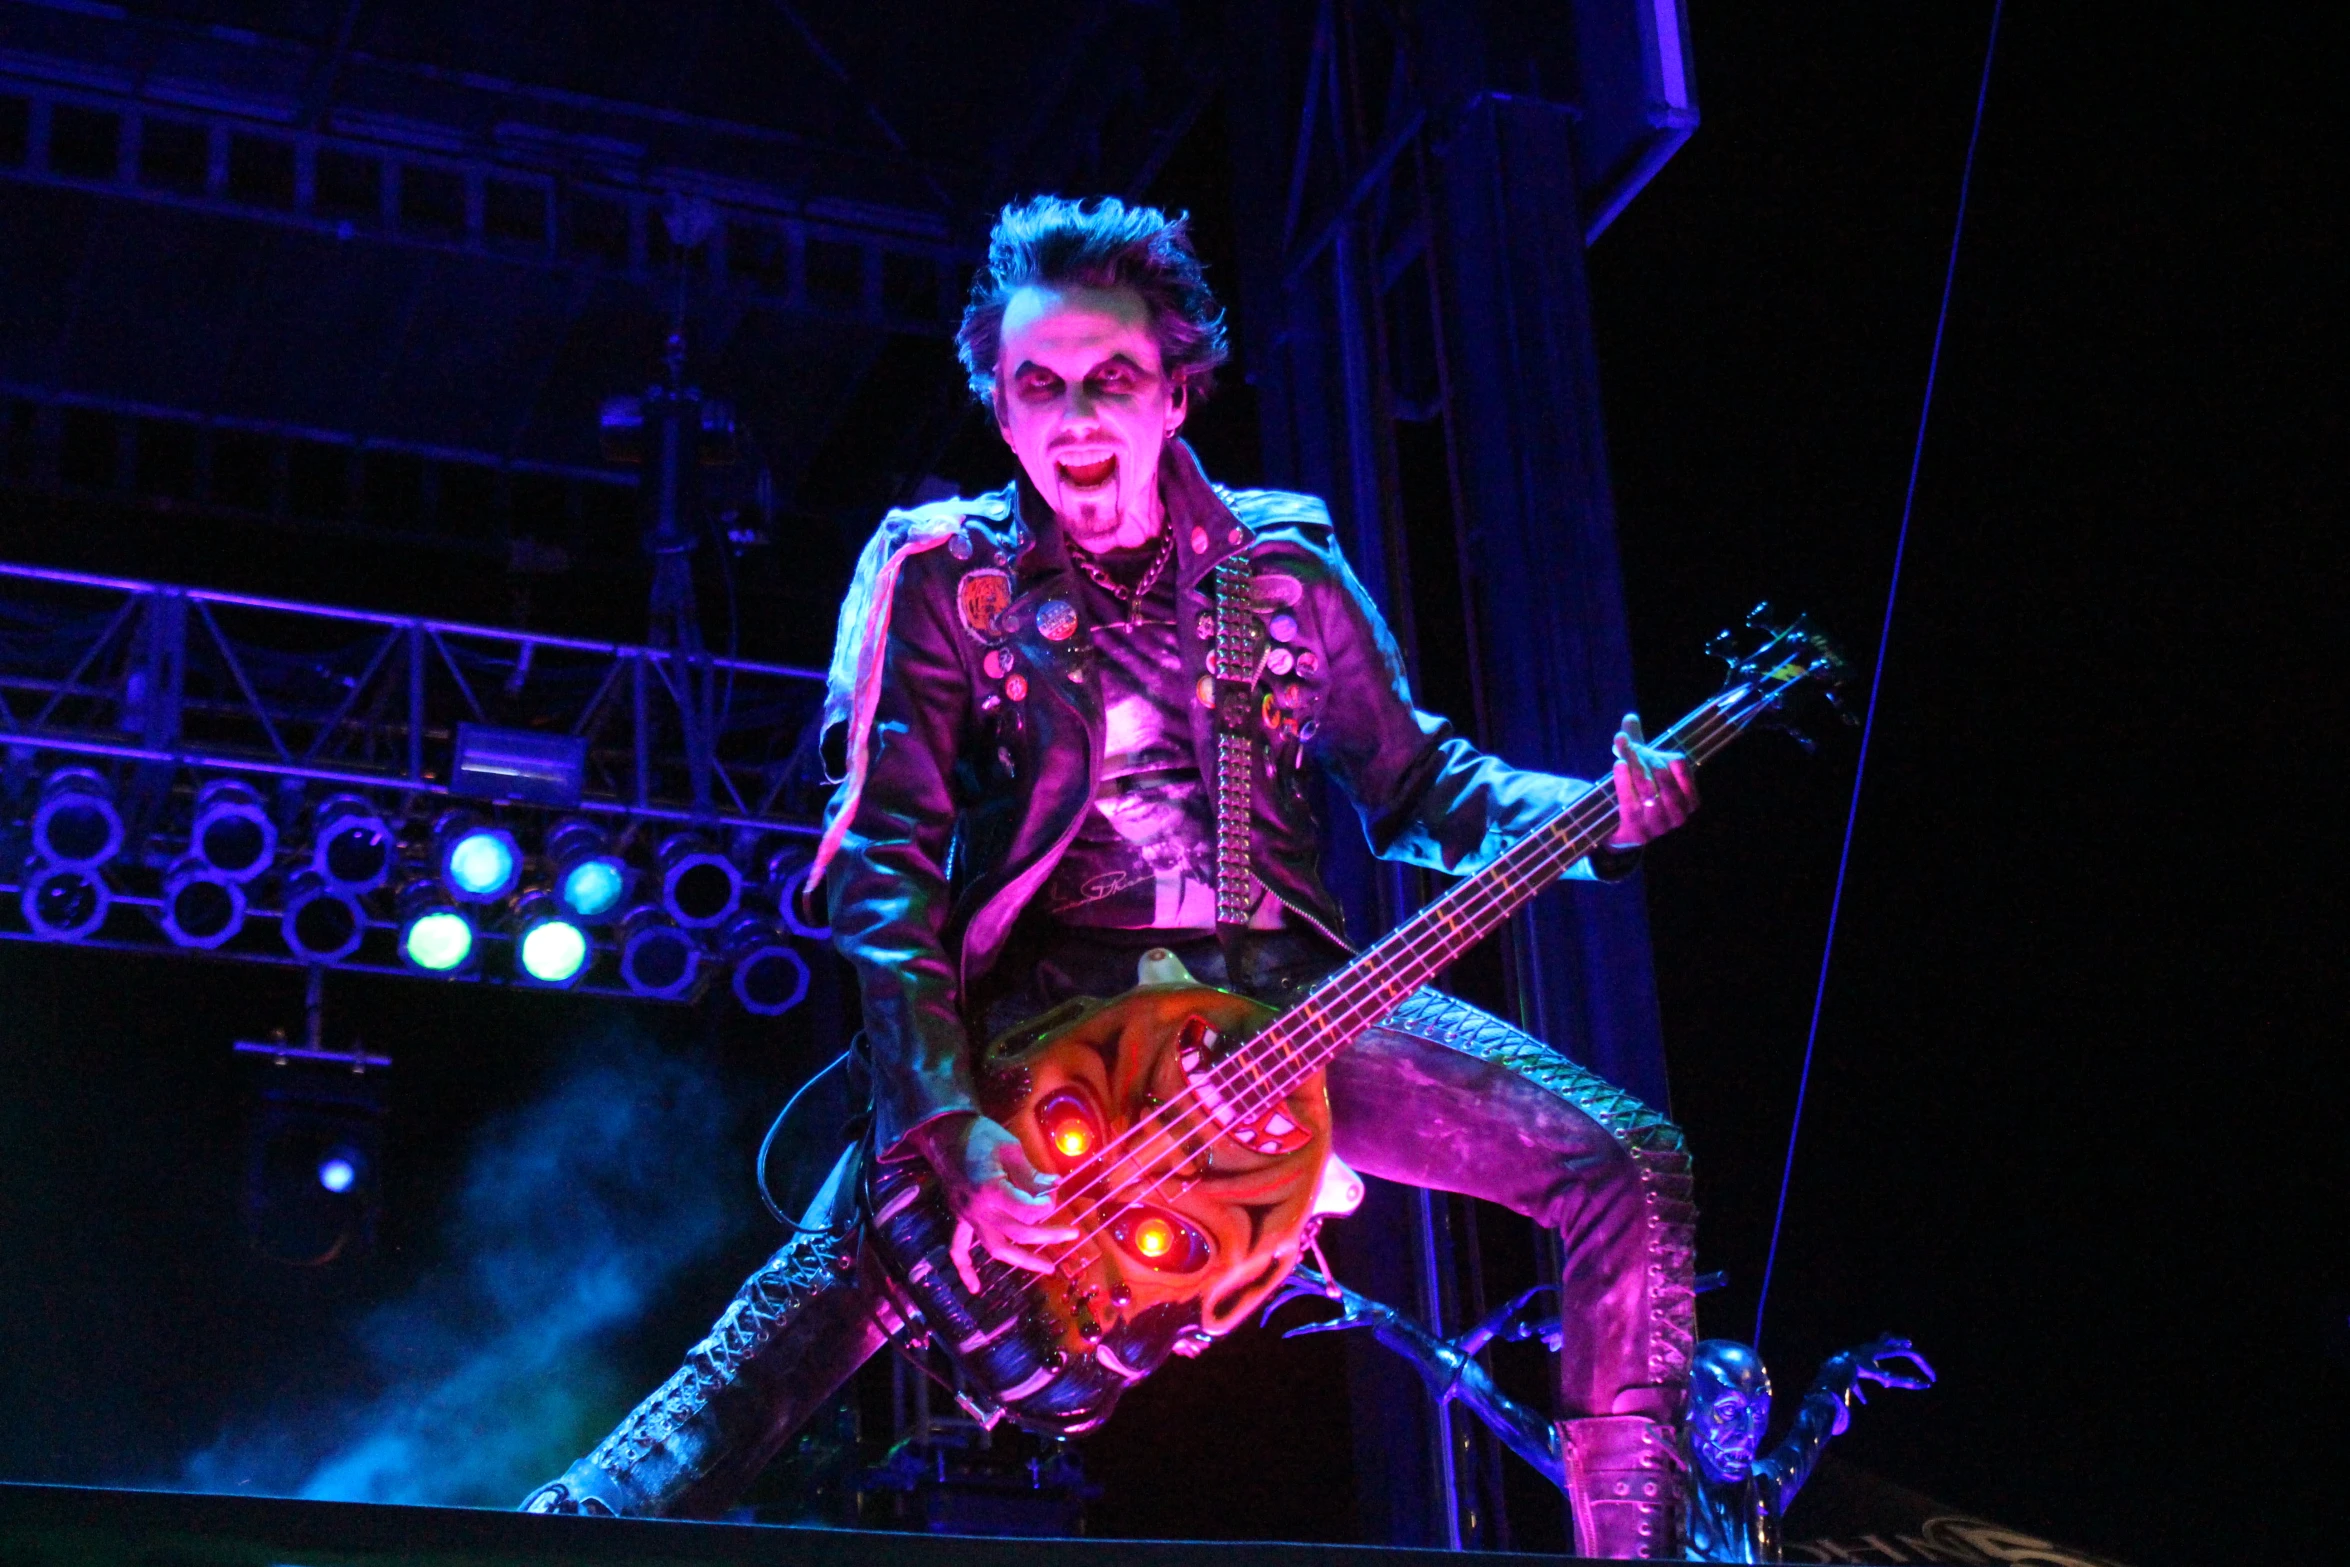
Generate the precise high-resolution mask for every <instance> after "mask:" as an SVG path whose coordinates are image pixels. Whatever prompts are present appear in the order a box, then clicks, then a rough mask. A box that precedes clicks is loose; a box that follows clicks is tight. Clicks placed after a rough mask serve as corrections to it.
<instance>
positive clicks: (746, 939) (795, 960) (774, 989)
mask: <svg viewBox="0 0 2350 1567" xmlns="http://www.w3.org/2000/svg"><path fill="white" fill-rule="evenodd" d="M724 951H725V953H726V957H727V961H728V962H729V963H731V964H732V965H733V967H734V972H733V974H732V975H731V976H730V978H729V980H728V984H729V986H730V987H731V988H732V989H733V991H734V999H735V1000H737V1001H739V1002H741V1003H742V1007H743V1010H744V1011H745V1012H749V1013H751V1014H753V1015H754V1016H757V1017H781V1016H782V1015H783V1014H784V1013H786V1012H789V1011H790V1010H791V1009H792V1008H793V1007H796V1006H798V1005H799V1004H800V1002H801V1000H802V998H804V997H805V996H806V995H807V994H808V965H807V963H806V962H805V961H804V960H803V959H802V958H801V957H800V955H799V954H798V953H797V952H795V951H793V950H792V947H791V943H790V942H788V941H786V940H785V939H784V935H783V932H782V931H780V930H778V929H777V928H776V927H775V926H773V925H771V924H769V923H768V922H767V921H766V920H764V919H761V918H759V917H758V916H757V915H750V916H748V917H746V918H744V919H740V920H737V921H736V922H735V923H734V924H732V925H729V926H728V927H727V928H726V941H725V946H724Z"/></svg>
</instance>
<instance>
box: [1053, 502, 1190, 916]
mask: <svg viewBox="0 0 2350 1567" xmlns="http://www.w3.org/2000/svg"><path fill="white" fill-rule="evenodd" d="M1159 547H1160V544H1159V541H1158V540H1156V539H1154V540H1152V541H1151V542H1150V543H1149V544H1146V545H1144V546H1143V547H1142V548H1140V549H1134V550H1111V551H1109V552H1107V553H1105V554H1103V555H1099V556H1096V557H1094V558H1095V560H1096V562H1097V563H1098V564H1099V565H1101V566H1102V568H1103V569H1104V570H1106V571H1107V572H1108V573H1109V574H1110V575H1111V576H1112V577H1113V578H1115V579H1116V580H1117V581H1119V582H1124V583H1132V582H1138V581H1140V580H1141V579H1142V577H1143V575H1144V574H1145V573H1147V572H1148V571H1149V570H1150V566H1151V562H1152V561H1154V560H1156V559H1157V558H1158V555H1159ZM1072 548H1074V546H1072ZM1074 575H1075V576H1076V592H1077V594H1078V599H1079V603H1080V605H1081V606H1082V610H1083V616H1084V620H1085V622H1086V623H1087V624H1088V625H1090V626H1092V628H1093V645H1094V647H1095V649H1096V650H1097V651H1098V654H1099V657H1098V659H1097V662H1096V667H1097V669H1098V672H1099V676H1100V680H1101V702H1102V729H1103V734H1102V776H1101V787H1100V788H1099V789H1098V790H1097V791H1096V792H1095V794H1094V799H1093V809H1092V810H1090V811H1088V812H1086V813H1085V819H1084V820H1083V822H1081V823H1080V824H1079V826H1078V829H1077V837H1076V838H1075V840H1074V841H1072V842H1071V843H1070V845H1069V851H1068V853H1066V854H1065V855H1063V856H1062V857H1061V863H1060V864H1059V865H1058V866H1056V867H1054V870H1053V875H1052V879H1051V880H1050V881H1049V882H1047V883H1046V884H1045V888H1044V893H1043V896H1042V897H1040V898H1039V899H1038V900H1037V906H1038V907H1039V908H1040V909H1041V910H1042V911H1043V912H1044V913H1046V914H1047V915H1049V916H1051V917H1052V918H1053V919H1055V920H1058V921H1060V922H1061V923H1062V924H1065V925H1084V926H1091V927H1095V928H1109V929H1114V930H1167V931H1204V930H1213V929H1215V925H1216V847H1215V845H1216V824H1215V813H1214V807H1213V803H1212V802H1211V801H1210V799H1209V796H1208V788H1207V783H1206V781H1205V780H1204V779H1203V778H1201V776H1200V770H1199V762H1198V759H1197V758H1196V757H1195V756H1194V755H1193V754H1192V744H1191V709H1190V701H1191V696H1192V693H1191V689H1190V687H1189V686H1188V685H1187V684H1186V683H1185V681H1184V675H1183V657H1182V643H1181V640H1180V638H1181V636H1182V628H1180V627H1178V626H1177V625H1176V624H1175V602H1176V601H1175V572H1174V569H1173V567H1172V565H1170V566H1169V568H1168V569H1167V570H1166V571H1165V572H1163V573H1161V574H1160V577H1159V580H1158V581H1157V582H1155V583H1154V584H1152V586H1151V589H1150V591H1149V592H1148V593H1146V594H1144V595H1143V597H1142V599H1141V601H1140V602H1139V603H1138V604H1137V605H1136V606H1135V612H1134V615H1133V618H1132V619H1131V620H1129V619H1128V618H1127V613H1126V605H1125V603H1124V601H1122V600H1121V599H1119V598H1118V597H1117V596H1116V595H1114V594H1112V593H1110V592H1109V591H1107V590H1106V589H1104V588H1102V587H1101V586H1100V585H1099V584H1097V583H1095V582H1094V581H1093V579H1092V578H1091V577H1088V576H1086V575H1085V574H1084V573H1083V572H1082V571H1078V572H1076V573H1074Z"/></svg>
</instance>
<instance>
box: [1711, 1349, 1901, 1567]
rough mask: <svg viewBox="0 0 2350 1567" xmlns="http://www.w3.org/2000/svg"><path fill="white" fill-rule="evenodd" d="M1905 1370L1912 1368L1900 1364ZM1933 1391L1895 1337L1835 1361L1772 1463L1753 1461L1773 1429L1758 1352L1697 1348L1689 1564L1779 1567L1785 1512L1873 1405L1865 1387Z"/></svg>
mask: <svg viewBox="0 0 2350 1567" xmlns="http://www.w3.org/2000/svg"><path fill="white" fill-rule="evenodd" d="M1901 1362H1907V1365H1906V1367H1905V1366H1903V1365H1902V1364H1900V1363H1901ZM1870 1382H1874V1383H1876V1384H1877V1385H1878V1386H1880V1387H1898V1388H1910V1389H1919V1388H1929V1387H1932V1386H1933V1385H1934V1368H1933V1367H1932V1366H1930V1365H1928V1364H1926V1358H1925V1357H1924V1356H1923V1355H1920V1354H1919V1353H1918V1352H1917V1351H1916V1350H1914V1349H1912V1348H1911V1347H1910V1343H1909V1340H1907V1339H1905V1338H1893V1337H1890V1336H1887V1337H1883V1338H1875V1339H1871V1340H1870V1341H1869V1342H1868V1343H1866V1344H1860V1345H1855V1346H1854V1347H1853V1348H1851V1349H1847V1350H1843V1351H1840V1352H1839V1353H1837V1354H1833V1355H1830V1356H1829V1357H1828V1358H1827V1360H1826V1361H1825V1362H1824V1363H1823V1364H1822V1365H1821V1366H1820V1369H1819V1372H1818V1374H1817V1375H1815V1376H1814V1377H1813V1378H1812V1379H1811V1387H1810V1388H1809V1389H1808V1390H1806V1392H1805V1393H1804V1395H1803V1403H1802V1404H1801V1406H1800V1407H1798V1408H1797V1410H1796V1412H1795V1420H1794V1423H1793V1424H1792V1425H1790V1426H1789V1427H1788V1429H1787V1434H1786V1436H1785V1437H1783V1438H1781V1439H1780V1442H1779V1445H1778V1446H1777V1447H1775V1448H1773V1449H1771V1453H1770V1456H1769V1457H1767V1458H1760V1459H1758V1458H1756V1457H1755V1456H1754V1455H1755V1451H1756V1449H1758V1448H1759V1447H1761V1446H1762V1439H1763V1433H1764V1432H1765V1431H1767V1430H1769V1429H1770V1423H1771V1378H1770V1373H1769V1372H1767V1371H1765V1370H1764V1369H1763V1363H1762V1360H1761V1358H1760V1357H1759V1356H1757V1355H1756V1354H1755V1352H1754V1351H1753V1350H1752V1349H1750V1348H1749V1347H1747V1346H1746V1345H1744V1344H1740V1343H1737V1342H1735V1341H1734V1340H1731V1339H1720V1338H1709V1339H1707V1340H1705V1341H1704V1342H1703V1343H1701V1344H1699V1345H1698V1346H1697V1361H1696V1364H1695V1365H1694V1366H1693V1367H1692V1368H1691V1373H1690V1379H1689V1424H1688V1428H1687V1429H1688V1439H1689V1450H1690V1455H1691V1456H1692V1457H1693V1458H1694V1459H1695V1460H1696V1465H1695V1475H1694V1480H1695V1483H1694V1485H1693V1486H1692V1488H1691V1491H1692V1494H1691V1496H1690V1505H1689V1555H1690V1559H1691V1560H1693V1561H1703V1562H1775V1561H1777V1560H1779V1547H1780V1544H1781V1540H1780V1529H1781V1525H1782V1524H1783V1523H1784V1522H1785V1519H1786V1516H1787V1506H1788V1504H1789V1503H1790V1502H1792V1501H1794V1500H1795V1493H1796V1492H1798V1491H1800V1490H1802V1489H1803V1482H1804V1481H1806V1480H1808V1479H1810V1478H1811V1472H1812V1467H1813V1465H1815V1464H1817V1463H1818V1462H1819V1459H1820V1450H1821V1449H1822V1448H1824V1447H1826V1446H1827V1445H1828V1439H1829V1438H1830V1437H1835V1436H1842V1435H1843V1434H1844V1432H1845V1430H1846V1428H1847V1427H1849V1426H1850V1425H1851V1424H1852V1406H1853V1405H1854V1404H1855V1403H1862V1404H1865V1403H1867V1402H1868V1401H1869V1398H1868V1393H1867V1390H1866V1388H1865V1386H1864V1384H1866V1383H1870Z"/></svg>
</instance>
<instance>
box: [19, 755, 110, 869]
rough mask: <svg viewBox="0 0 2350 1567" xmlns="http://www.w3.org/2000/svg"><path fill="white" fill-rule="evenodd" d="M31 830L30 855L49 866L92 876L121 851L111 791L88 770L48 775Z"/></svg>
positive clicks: (79, 768) (81, 768) (34, 810)
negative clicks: (82, 871) (57, 866)
mask: <svg viewBox="0 0 2350 1567" xmlns="http://www.w3.org/2000/svg"><path fill="white" fill-rule="evenodd" d="M30 825H31V828H32V835H33V851H34V852H35V853H36V854H38V855H40V857H41V858H42V859H44V860H46V861H47V862H48V863H50V864H51V865H71V866H76V867H78V868H80V869H83V870H93V869H95V868H97V867H98V866H100V865H103V864H105V863H106V862H107V861H108V860H111V859H113V858H114V856H115V854H116V852H117V851H119V850H120V849H121V848H122V813H121V812H120V811H117V810H116V809H115V808H114V790H113V787H112V786H111V785H109V784H108V783H107V782H106V780H105V779H104V778H101V777H100V776H98V774H96V773H94V772H92V771H91V770H90V769H89V768H87V767H68V768H66V769H64V770H63V771H61V772H55V773H51V774H50V775H49V778H48V780H47V781H46V782H45V783H43V784H42V785H41V800H40V803H39V804H38V805H36V806H35V807H34V808H33V819H32V822H31V824H30Z"/></svg>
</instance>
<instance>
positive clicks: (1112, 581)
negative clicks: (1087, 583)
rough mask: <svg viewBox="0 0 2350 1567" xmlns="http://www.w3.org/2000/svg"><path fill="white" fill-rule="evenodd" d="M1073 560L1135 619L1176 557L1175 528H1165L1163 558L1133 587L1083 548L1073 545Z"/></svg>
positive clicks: (1161, 544)
mask: <svg viewBox="0 0 2350 1567" xmlns="http://www.w3.org/2000/svg"><path fill="white" fill-rule="evenodd" d="M1069 558H1070V559H1071V560H1073V561H1075V562H1076V563H1077V569H1078V570H1079V571H1082V572H1084V573H1085V574H1086V575H1087V576H1089V577H1091V578H1093V580H1094V581H1095V582H1096V583H1098V584H1099V585H1100V586H1101V588H1102V590H1103V591H1104V592H1106V593H1108V594H1109V595H1110V596H1111V597H1112V598H1114V599H1116V600H1117V601H1118V602H1119V603H1121V604H1124V605H1125V606H1126V616H1127V618H1128V619H1129V620H1131V619H1132V618H1133V617H1134V607H1135V605H1137V604H1139V603H1141V602H1142V596H1143V595H1144V594H1146V593H1148V592H1149V591H1150V590H1151V589H1153V588H1155V587H1157V586H1158V585H1159V578H1160V577H1161V576H1162V575H1164V574H1165V572H1166V570H1167V563H1168V562H1169V561H1171V560H1173V559H1174V558H1175V528H1174V525H1173V524H1171V523H1170V524H1167V525H1165V526H1164V527H1162V528H1161V530H1160V540H1159V558H1158V559H1156V560H1154V561H1152V562H1151V566H1150V570H1148V571H1146V572H1144V573H1143V574H1142V580H1141V581H1140V582H1137V583H1136V584H1135V585H1134V586H1132V587H1128V586H1126V584H1124V583H1122V582H1120V581H1119V580H1118V579H1117V578H1116V577H1113V576H1111V575H1110V574H1109V572H1108V571H1106V570H1105V569H1103V568H1102V567H1101V566H1099V565H1097V564H1095V562H1094V560H1093V557H1092V556H1090V555H1088V554H1087V553H1086V552H1085V550H1084V548H1083V547H1082V546H1072V547H1071V549H1070V551H1069Z"/></svg>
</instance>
